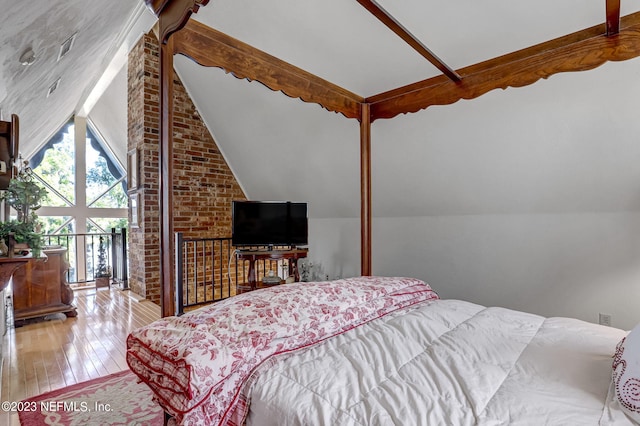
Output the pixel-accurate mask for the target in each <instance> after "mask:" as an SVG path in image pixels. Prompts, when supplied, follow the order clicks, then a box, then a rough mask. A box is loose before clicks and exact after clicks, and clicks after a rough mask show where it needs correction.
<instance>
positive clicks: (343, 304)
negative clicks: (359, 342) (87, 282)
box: [127, 277, 438, 425]
mask: <svg viewBox="0 0 640 426" xmlns="http://www.w3.org/2000/svg"><path fill="white" fill-rule="evenodd" d="M437 298H438V296H437V294H436V293H435V292H433V291H432V290H431V288H430V287H429V285H427V284H425V283H424V282H423V281H420V280H417V279H412V278H389V277H359V278H349V279H343V280H337V281H328V282H314V283H297V284H289V285H281V286H277V287H272V288H268V289H264V290H258V291H254V292H250V293H245V294H242V295H239V296H235V297H232V298H230V299H226V300H224V301H222V302H219V303H216V304H213V305H210V306H207V307H205V308H201V309H199V310H197V311H194V312H190V313H188V314H185V315H183V316H181V317H167V318H163V319H161V320H158V321H156V322H154V323H152V324H150V325H148V326H145V327H142V328H140V329H138V330H136V331H134V332H132V333H131V334H130V335H129V337H128V339H127V363H128V364H129V367H130V368H131V371H133V372H134V373H135V374H136V375H137V376H138V377H139V378H140V379H141V380H142V381H143V382H145V383H146V384H147V385H148V386H149V387H150V388H151V389H152V391H153V392H154V394H155V398H156V399H157V400H158V402H159V403H160V405H162V407H163V408H164V409H165V410H166V411H167V412H168V413H170V414H172V415H174V416H175V417H176V420H177V421H178V422H179V423H180V424H184V425H203V424H209V425H222V424H239V423H241V422H242V420H243V419H244V416H245V415H246V411H247V409H248V407H247V403H246V401H245V400H244V397H242V395H241V394H242V390H243V386H244V385H245V383H246V382H247V380H248V379H249V377H250V376H251V374H252V373H254V372H255V371H256V370H257V368H258V367H260V366H261V365H263V364H264V363H265V361H267V360H269V359H271V358H272V357H274V356H275V355H279V354H286V353H290V352H292V351H296V350H299V349H302V348H306V347H309V346H312V345H315V344H317V343H320V342H322V341H324V340H326V339H328V338H330V337H332V336H335V335H338V334H341V333H344V332H345V331H348V330H350V329H353V328H355V327H358V326H359V325H362V324H365V323H367V322H369V321H371V320H373V319H376V318H379V317H382V316H384V315H387V314H389V313H391V312H394V311H397V310H398V309H402V308H405V307H409V306H412V305H415V304H417V303H420V302H423V301H428V300H434V299H437Z"/></svg>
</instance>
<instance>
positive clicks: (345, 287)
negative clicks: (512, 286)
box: [127, 277, 640, 425]
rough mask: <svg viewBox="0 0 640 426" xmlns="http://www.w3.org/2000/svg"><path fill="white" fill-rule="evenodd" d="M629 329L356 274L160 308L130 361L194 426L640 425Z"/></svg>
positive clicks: (135, 338) (636, 357) (132, 345)
mask: <svg viewBox="0 0 640 426" xmlns="http://www.w3.org/2000/svg"><path fill="white" fill-rule="evenodd" d="M309 301H313V303H309ZM632 333H635V336H632ZM632 333H629V335H628V336H627V332H625V331H623V330H619V329H615V328H611V327H604V326H600V325H595V324H591V323H587V322H584V321H580V320H575V319H569V318H543V317H541V316H538V315H533V314H528V313H524V312H518V311H513V310H509V309H504V308H499V307H489V308H487V307H483V306H480V305H477V304H473V303H469V302H465V301H460V300H442V299H440V298H438V296H437V294H436V293H435V292H434V291H433V290H432V289H431V288H430V287H429V286H428V285H427V284H425V283H424V282H423V281H420V280H417V279H412V278H389V277H387V278H385V277H357V278H351V279H344V280H336V281H329V282H318V283H295V284H287V285H281V286H278V287H273V288H268V289H263V290H258V291H254V292H250V293H245V294H242V295H240V296H236V297H233V298H230V299H227V300H225V301H222V302H219V303H217V304H215V305H212V306H209V307H205V308H201V309H199V310H197V311H194V312H192V313H188V314H185V315H184V316H181V317H167V318H163V319H161V320H158V321H156V322H155V323H153V324H150V325H149V326H146V327H143V328H141V329H139V330H136V331H135V332H133V333H131V335H130V336H129V338H128V340H127V362H128V364H129V366H130V368H131V370H132V371H133V372H134V373H135V374H136V375H138V377H139V378H140V380H141V381H143V382H145V383H147V384H148V385H149V387H150V388H151V389H152V391H153V393H154V395H155V399H156V401H157V402H158V403H159V404H160V405H161V406H162V407H163V408H164V409H165V411H166V412H167V413H168V414H169V415H171V416H173V417H174V418H175V420H176V421H177V423H178V424H184V425H203V424H211V425H218V424H220V425H223V424H229V425H241V424H244V423H246V424H247V425H406V424H421V425H431V424H455V425H500V424H521V425H532V424H535V425H541V424H548V425H567V424H580V425H591V424H593V425H597V424H601V425H634V424H636V425H637V424H638V423H634V422H638V417H639V416H640V379H639V378H638V377H640V367H639V366H638V364H639V363H640V336H638V335H640V329H638V331H637V332H636V329H634V330H633V331H632ZM634 339H635V340H634ZM630 342H631V343H630ZM614 355H615V357H614Z"/></svg>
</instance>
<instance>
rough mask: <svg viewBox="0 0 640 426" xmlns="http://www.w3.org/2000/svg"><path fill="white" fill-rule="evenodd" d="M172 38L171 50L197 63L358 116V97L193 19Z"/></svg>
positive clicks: (330, 108)
mask: <svg viewBox="0 0 640 426" xmlns="http://www.w3.org/2000/svg"><path fill="white" fill-rule="evenodd" d="M173 40H174V53H176V54H182V55H185V56H187V57H189V58H191V59H192V60H194V61H195V62H197V63H198V64H200V65H203V66H206V67H218V68H222V69H223V70H225V71H226V72H228V73H231V74H232V75H233V76H235V77H236V78H245V79H247V80H249V81H251V80H256V81H259V82H260V83H262V84H264V85H265V86H267V87H268V88H269V89H271V90H274V91H278V90H279V91H281V92H282V93H284V94H285V95H287V96H290V97H292V98H300V99H301V100H303V101H305V102H312V103H316V104H319V105H320V106H322V107H324V108H326V109H327V110H329V111H334V112H339V113H342V114H344V116H345V117H348V118H356V119H360V118H361V112H360V104H361V103H362V102H363V101H364V98H363V97H362V96H359V95H356V94H354V93H352V92H349V91H348V90H346V89H343V88H341V87H339V86H337V85H335V84H333V83H330V82H328V81H326V80H324V79H322V78H320V77H318V76H316V75H314V74H311V73H309V72H307V71H304V70H303V69H300V68H298V67H296V66H294V65H291V64H289V63H287V62H285V61H283V60H281V59H278V58H276V57H274V56H271V55H269V54H268V53H265V52H263V51H261V50H258V49H256V48H255V47H252V46H249V45H248V44H246V43H243V42H241V41H240V40H237V39H235V38H233V37H230V36H228V35H226V34H224V33H222V32H220V31H217V30H214V29H213V28H209V27H208V26H206V25H204V24H201V23H199V22H197V21H194V20H190V21H189V22H188V23H187V24H186V25H185V26H184V28H183V29H182V30H181V31H178V32H176V33H175V34H174V35H173Z"/></svg>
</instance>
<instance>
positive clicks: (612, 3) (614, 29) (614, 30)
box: [606, 0, 620, 36]
mask: <svg viewBox="0 0 640 426" xmlns="http://www.w3.org/2000/svg"><path fill="white" fill-rule="evenodd" d="M606 2H607V5H606V8H607V21H606V22H607V32H606V34H607V36H612V35H614V34H618V32H619V31H620V0H606Z"/></svg>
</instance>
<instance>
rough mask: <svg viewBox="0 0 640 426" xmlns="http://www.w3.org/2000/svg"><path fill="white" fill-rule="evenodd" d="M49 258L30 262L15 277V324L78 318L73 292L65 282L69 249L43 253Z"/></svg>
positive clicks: (44, 251) (17, 271) (16, 272)
mask: <svg viewBox="0 0 640 426" xmlns="http://www.w3.org/2000/svg"><path fill="white" fill-rule="evenodd" d="M42 252H43V253H44V255H45V256H46V257H42V258H38V259H29V261H28V262H27V263H26V264H25V265H24V267H22V268H18V269H17V270H16V271H15V272H14V273H13V286H12V287H13V318H14V321H19V320H23V319H29V318H36V317H42V316H46V315H50V314H54V313H64V314H66V315H67V316H68V317H75V316H76V315H77V311H76V307H75V306H73V305H72V302H73V290H72V289H71V288H70V287H69V284H68V283H67V280H66V272H67V269H68V268H69V265H68V264H67V262H66V260H65V253H66V249H64V248H61V249H51V250H43V251H42Z"/></svg>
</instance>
